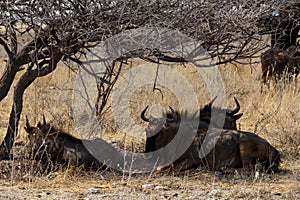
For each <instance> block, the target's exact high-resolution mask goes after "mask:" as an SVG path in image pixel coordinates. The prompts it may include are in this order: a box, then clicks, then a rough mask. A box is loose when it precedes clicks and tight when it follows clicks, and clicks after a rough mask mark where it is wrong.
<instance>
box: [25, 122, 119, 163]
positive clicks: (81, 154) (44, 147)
mask: <svg viewBox="0 0 300 200" xmlns="http://www.w3.org/2000/svg"><path fill="white" fill-rule="evenodd" d="M24 128H25V130H26V132H27V133H28V137H29V144H28V148H29V150H30V155H31V157H33V158H34V159H36V160H39V161H41V162H42V163H44V164H46V163H48V162H49V161H51V162H54V163H59V164H70V165H73V166H81V165H84V166H86V167H96V168H98V167H103V166H104V164H103V163H100V162H99V161H98V160H97V159H96V158H95V157H94V156H93V155H92V154H91V153H90V152H89V151H88V149H87V148H86V146H85V145H84V143H83V142H89V143H91V145H92V143H93V142H94V141H96V142H97V145H99V144H101V145H102V146H103V148H101V150H106V149H105V148H107V147H108V148H112V149H114V148H113V147H110V146H111V145H110V144H108V143H106V142H105V141H104V140H101V139H97V140H81V139H78V138H75V137H73V136H72V135H70V134H68V133H65V132H63V131H61V130H58V129H56V128H55V127H53V126H52V125H50V124H48V123H46V121H45V120H44V122H43V123H40V122H39V123H38V125H37V127H32V126H30V125H29V122H28V120H27V122H26V127H24Z"/></svg>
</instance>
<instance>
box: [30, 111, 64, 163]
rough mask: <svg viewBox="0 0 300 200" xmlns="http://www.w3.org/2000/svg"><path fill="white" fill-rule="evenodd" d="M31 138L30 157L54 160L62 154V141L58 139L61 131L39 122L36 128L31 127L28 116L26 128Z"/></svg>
mask: <svg viewBox="0 0 300 200" xmlns="http://www.w3.org/2000/svg"><path fill="white" fill-rule="evenodd" d="M24 129H25V130H26V132H27V133H28V137H29V145H28V147H29V149H30V155H31V156H33V157H34V158H35V159H37V160H45V159H46V160H54V159H58V158H57V156H58V155H59V154H60V153H61V151H62V148H63V143H62V141H59V139H57V137H58V133H59V131H57V130H55V129H54V128H53V127H52V126H51V125H50V124H47V123H46V120H45V117H44V116H43V122H42V123H41V122H38V124H37V126H36V127H33V126H30V124H29V121H28V118H27V116H26V126H25V127H24Z"/></svg>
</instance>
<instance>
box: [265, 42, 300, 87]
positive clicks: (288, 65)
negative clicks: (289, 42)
mask: <svg viewBox="0 0 300 200" xmlns="http://www.w3.org/2000/svg"><path fill="white" fill-rule="evenodd" d="M299 61H300V54H299V52H298V51H297V47H296V46H290V47H288V48H287V49H286V50H282V49H279V48H277V47H275V48H272V49H269V50H267V51H265V52H264V53H262V54H261V69H262V75H261V89H262V87H263V85H264V84H266V83H267V81H268V79H270V78H274V80H275V81H276V82H277V81H278V80H279V79H281V78H283V77H284V75H285V77H286V78H287V80H288V81H290V79H291V78H292V76H293V75H295V78H297V76H298V74H299V72H300V67H299V65H300V64H299Z"/></svg>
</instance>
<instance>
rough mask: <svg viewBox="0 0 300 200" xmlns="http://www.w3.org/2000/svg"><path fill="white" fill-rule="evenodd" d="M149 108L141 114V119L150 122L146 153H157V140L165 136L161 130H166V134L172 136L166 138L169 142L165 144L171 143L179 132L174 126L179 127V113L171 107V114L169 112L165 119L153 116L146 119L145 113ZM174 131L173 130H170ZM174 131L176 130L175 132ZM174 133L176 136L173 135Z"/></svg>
mask: <svg viewBox="0 0 300 200" xmlns="http://www.w3.org/2000/svg"><path fill="white" fill-rule="evenodd" d="M148 107H149V106H147V107H146V108H145V109H144V110H143V111H142V113H141V118H142V119H143V120H144V121H146V122H148V126H147V127H146V136H147V140H146V147H145V152H151V151H155V150H157V149H159V148H157V138H158V137H159V136H160V135H161V134H163V133H162V131H161V130H166V132H169V133H170V134H167V135H169V136H168V137H166V140H167V141H164V142H163V143H166V144H167V143H168V142H169V141H171V140H172V139H173V137H174V135H175V134H176V132H177V130H176V128H177V127H176V128H175V127H174V125H177V124H178V123H179V121H178V119H179V118H178V113H177V112H175V111H174V109H173V108H172V107H169V108H170V110H171V112H168V113H167V114H166V115H165V116H166V117H163V118H155V117H153V116H152V115H151V116H150V117H146V116H145V113H146V111H147V109H148ZM169 129H172V130H169ZM173 129H174V130H173ZM173 133H174V134H173Z"/></svg>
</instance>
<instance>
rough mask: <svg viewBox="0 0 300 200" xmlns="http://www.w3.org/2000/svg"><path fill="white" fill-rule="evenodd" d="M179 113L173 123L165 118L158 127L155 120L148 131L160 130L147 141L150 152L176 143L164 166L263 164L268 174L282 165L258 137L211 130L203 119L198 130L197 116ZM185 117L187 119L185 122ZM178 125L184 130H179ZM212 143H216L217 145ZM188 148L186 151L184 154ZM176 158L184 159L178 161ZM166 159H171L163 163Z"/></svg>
mask: <svg viewBox="0 0 300 200" xmlns="http://www.w3.org/2000/svg"><path fill="white" fill-rule="evenodd" d="M176 114H177V117H176V120H174V121H169V122H167V121H163V119H160V120H161V121H160V120H159V119H156V120H157V121H158V122H159V123H158V124H155V122H156V121H154V120H153V121H150V122H149V125H148V127H147V128H146V132H147V135H151V134H153V132H157V131H158V130H159V131H158V133H157V134H156V135H155V136H152V138H151V137H150V138H147V141H149V140H150V141H151V143H148V145H149V146H148V149H147V148H146V152H147V150H149V149H150V150H151V151H156V150H159V149H162V148H163V147H164V148H166V147H167V146H166V145H168V144H171V141H172V143H173V147H172V148H169V149H167V150H166V151H165V152H164V154H163V155H162V157H161V160H162V161H163V162H162V163H167V164H171V163H172V162H173V161H175V162H173V165H174V168H175V169H176V170H185V169H189V168H195V167H197V166H199V165H204V166H207V167H208V168H209V169H211V170H219V169H221V168H245V169H253V167H254V166H255V165H256V164H259V163H260V164H261V165H262V166H263V169H264V170H265V171H267V172H271V171H277V169H278V167H279V163H280V155H279V152H278V151H277V150H276V149H275V148H274V147H272V146H271V145H270V144H269V143H268V142H267V141H266V140H264V139H263V138H261V137H259V136H257V135H256V134H254V133H249V132H243V131H237V130H224V129H218V128H212V129H208V126H206V125H205V124H206V122H204V123H203V122H201V118H200V124H201V123H202V126H201V125H200V126H198V128H197V126H195V124H197V121H198V120H199V119H198V118H197V117H195V116H188V114H187V113H183V114H182V115H179V114H178V112H176ZM182 117H183V118H184V119H185V120H183V121H182V120H181V119H182ZM162 121H163V122H164V123H162ZM179 126H182V127H185V128H183V129H181V131H179ZM197 129H198V130H197ZM195 131H196V132H195ZM192 132H194V134H193V133H192ZM219 135H220V136H219ZM218 136H219V137H218ZM205 138H206V140H205ZM215 139H216V140H215ZM147 141H146V143H147ZM213 141H217V142H216V144H215V145H214V144H213ZM186 145H188V146H186ZM185 147H187V150H185V151H183V149H184V148H185ZM201 148H202V149H201ZM203 149H207V152H206V154H203V155H204V156H202V157H201V156H200V155H201V152H202V150H203ZM182 153H183V154H182ZM202 153H203V152H202ZM173 155H174V156H175V157H174V156H173ZM176 155H181V156H180V157H179V158H178V157H176ZM164 157H165V158H166V159H168V160H167V161H166V160H164Z"/></svg>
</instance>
